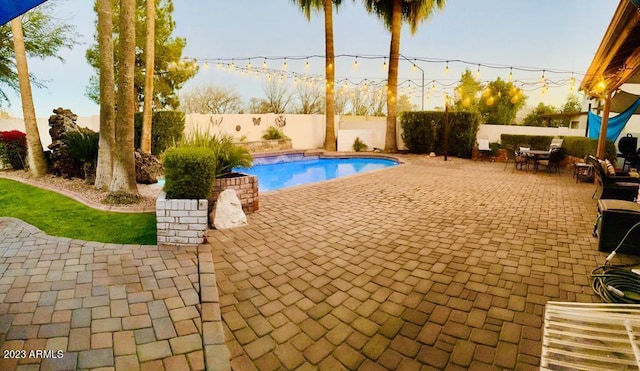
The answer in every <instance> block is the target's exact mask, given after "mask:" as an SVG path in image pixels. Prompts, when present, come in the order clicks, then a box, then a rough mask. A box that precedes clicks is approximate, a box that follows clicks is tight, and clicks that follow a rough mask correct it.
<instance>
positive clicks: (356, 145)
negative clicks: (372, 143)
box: [352, 137, 367, 152]
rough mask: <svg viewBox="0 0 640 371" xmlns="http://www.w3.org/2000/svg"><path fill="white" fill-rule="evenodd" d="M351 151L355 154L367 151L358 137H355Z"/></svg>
mask: <svg viewBox="0 0 640 371" xmlns="http://www.w3.org/2000/svg"><path fill="white" fill-rule="evenodd" d="M352 147H353V150H354V151H356V152H360V151H362V150H366V149H367V145H366V144H365V143H364V142H363V141H362V140H361V139H360V137H356V140H354V141H353V146H352Z"/></svg>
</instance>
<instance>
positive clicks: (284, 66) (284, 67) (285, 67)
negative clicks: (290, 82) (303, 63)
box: [282, 57, 287, 71]
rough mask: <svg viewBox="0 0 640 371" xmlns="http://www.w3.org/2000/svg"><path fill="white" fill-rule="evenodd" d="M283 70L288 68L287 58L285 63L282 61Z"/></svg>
mask: <svg viewBox="0 0 640 371" xmlns="http://www.w3.org/2000/svg"><path fill="white" fill-rule="evenodd" d="M282 70H283V71H286V70H287V58H286V57H285V58H284V63H282Z"/></svg>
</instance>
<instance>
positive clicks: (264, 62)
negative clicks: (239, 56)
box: [262, 58, 267, 70]
mask: <svg viewBox="0 0 640 371" xmlns="http://www.w3.org/2000/svg"><path fill="white" fill-rule="evenodd" d="M262 69H263V70H266V69H267V58H265V59H264V61H262Z"/></svg>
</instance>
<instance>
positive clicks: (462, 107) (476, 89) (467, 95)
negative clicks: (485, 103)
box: [454, 69, 484, 112]
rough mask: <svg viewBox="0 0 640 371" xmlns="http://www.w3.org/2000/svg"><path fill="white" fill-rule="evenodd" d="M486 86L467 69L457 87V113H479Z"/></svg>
mask: <svg viewBox="0 0 640 371" xmlns="http://www.w3.org/2000/svg"><path fill="white" fill-rule="evenodd" d="M483 88H484V85H483V84H482V83H481V82H480V81H478V80H476V78H475V76H474V75H473V73H471V71H470V70H469V69H466V70H465V71H464V73H463V74H462V76H460V82H459V83H458V86H457V87H456V95H455V99H454V108H455V110H457V111H473V112H478V100H479V99H480V92H481V91H482V89H483Z"/></svg>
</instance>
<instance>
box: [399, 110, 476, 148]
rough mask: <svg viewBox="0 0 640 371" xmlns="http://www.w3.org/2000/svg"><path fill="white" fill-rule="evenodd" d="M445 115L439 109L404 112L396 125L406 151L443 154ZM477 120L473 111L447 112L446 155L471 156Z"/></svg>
mask: <svg viewBox="0 0 640 371" xmlns="http://www.w3.org/2000/svg"><path fill="white" fill-rule="evenodd" d="M446 115H447V113H445V112H440V111H420V112H404V113H403V114H402V116H401V117H400V125H401V126H402V130H403V132H402V140H403V141H404V144H405V146H406V147H407V149H408V150H409V152H411V153H430V152H435V153H436V154H444V152H445V148H444V147H445V140H444V139H445V138H444V136H445V120H446V119H447V117H446ZM480 121H481V118H480V115H478V114H476V113H471V112H449V113H448V122H449V150H448V151H447V154H448V155H450V156H456V157H461V158H471V154H472V151H473V147H474V146H475V143H476V133H477V132H478V127H479V126H480Z"/></svg>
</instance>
